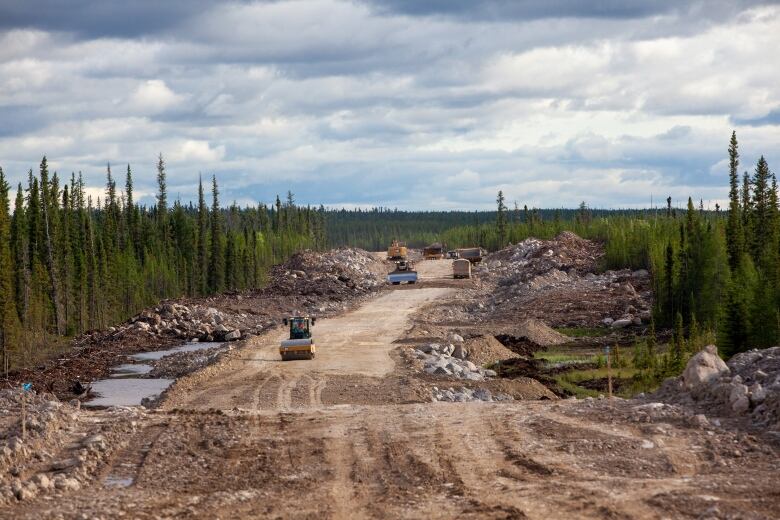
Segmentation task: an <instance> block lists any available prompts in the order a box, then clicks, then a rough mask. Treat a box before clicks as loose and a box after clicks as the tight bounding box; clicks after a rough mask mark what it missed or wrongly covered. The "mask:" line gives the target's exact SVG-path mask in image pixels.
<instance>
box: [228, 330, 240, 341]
mask: <svg viewBox="0 0 780 520" xmlns="http://www.w3.org/2000/svg"><path fill="white" fill-rule="evenodd" d="M240 337H241V331H240V330H238V329H236V330H232V331H230V332H228V333H227V334H225V341H233V340H236V339H239V338H240Z"/></svg>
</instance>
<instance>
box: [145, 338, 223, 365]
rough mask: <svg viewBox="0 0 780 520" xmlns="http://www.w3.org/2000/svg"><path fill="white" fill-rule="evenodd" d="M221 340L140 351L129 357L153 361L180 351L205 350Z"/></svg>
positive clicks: (219, 343) (218, 343)
mask: <svg viewBox="0 0 780 520" xmlns="http://www.w3.org/2000/svg"><path fill="white" fill-rule="evenodd" d="M222 343H223V342H221V341H211V342H203V343H187V344H186V345H181V346H179V347H174V348H171V349H168V350H155V351H152V352H140V353H138V354H133V355H132V356H130V357H131V358H133V359H135V360H138V361H155V360H158V359H162V358H164V357H165V356H170V355H171V354H178V353H180V352H195V351H196V350H205V349H207V348H211V347H216V346H217V345H222Z"/></svg>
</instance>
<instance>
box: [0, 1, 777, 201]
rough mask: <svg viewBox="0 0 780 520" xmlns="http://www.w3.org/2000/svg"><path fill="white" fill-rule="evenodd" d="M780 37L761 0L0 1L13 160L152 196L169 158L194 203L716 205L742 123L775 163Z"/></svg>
mask: <svg viewBox="0 0 780 520" xmlns="http://www.w3.org/2000/svg"><path fill="white" fill-rule="evenodd" d="M87 6H88V7H87ZM119 20H121V23H117V21H119ZM779 46H780V8H778V6H777V5H775V4H771V3H769V4H764V3H759V2H747V1H745V2H726V1H714V2H691V3H679V2H671V1H665V0H664V1H662V2H639V1H629V2H618V1H611V0H610V1H606V2H578V3H572V2H563V1H558V0H554V1H546V2H542V1H509V0H506V1H503V0H488V1H486V2H466V1H463V0H448V1H444V0H442V1H431V2H411V1H406V0H382V1H380V0H376V1H368V2H365V1H346V0H298V1H284V0H279V1H268V2H249V1H247V2H207V1H200V0H196V1H195V2H190V1H187V2H185V1H183V0H181V1H180V0H173V1H171V2H164V3H163V4H159V3H154V5H153V4H152V2H151V1H147V0H140V1H138V2H129V3H128V2H122V3H120V2H118V1H117V0H106V1H105V2H99V3H94V2H86V0H76V2H75V3H70V4H68V5H67V6H66V5H65V4H63V3H62V2H57V1H53V0H52V1H51V2H47V1H39V2H28V3H16V4H13V5H10V3H7V2H6V3H4V4H3V5H2V6H1V7H0V158H2V161H3V164H2V166H3V168H4V171H5V172H6V174H7V175H9V176H10V178H11V181H12V182H14V183H15V182H18V181H24V179H25V178H26V171H27V169H28V168H30V167H35V166H36V165H37V163H38V162H39V161H40V157H41V156H42V155H43V154H47V155H48V156H49V159H50V160H51V162H52V164H53V165H55V167H56V168H57V169H59V170H60V172H61V173H63V172H65V173H66V174H69V173H70V172H71V171H80V170H81V171H82V172H83V174H84V176H85V179H86V181H87V183H88V184H89V185H90V186H91V187H93V188H94V189H95V190H98V191H100V190H101V189H102V188H101V186H102V184H103V183H104V180H105V164H106V162H107V161H111V162H112V163H118V164H125V163H130V164H131V165H132V167H133V169H134V172H135V175H134V177H135V180H136V186H137V188H138V190H141V191H143V192H144V193H146V194H148V195H149V196H151V194H152V193H154V183H155V181H154V179H155V177H154V175H155V162H156V157H157V154H158V153H160V152H162V153H163V154H164V156H165V158H166V161H167V164H168V168H169V182H170V185H171V186H172V193H176V194H178V195H179V196H181V197H182V198H183V199H184V200H187V199H192V198H194V197H195V196H196V193H197V191H196V190H197V177H198V173H199V172H203V173H204V174H207V175H209V174H211V173H214V174H216V175H217V176H218V179H219V180H220V184H221V189H222V192H223V194H224V197H223V199H224V200H225V201H232V200H237V201H251V200H263V201H266V202H270V201H271V200H273V198H274V195H275V194H276V193H284V192H286V191H287V190H288V189H291V190H292V191H294V192H295V193H296V196H297V199H298V200H299V201H301V202H303V203H313V204H319V203H325V204H326V205H336V204H350V205H354V206H361V207H365V206H370V205H374V204H376V205H383V206H390V207H395V206H397V207H402V208H429V207H437V208H492V207H493V205H494V204H495V193H496V192H497V191H498V190H499V189H501V190H504V192H505V193H506V194H507V199H508V200H510V201H514V200H517V201H518V202H519V203H520V204H521V205H522V204H525V203H527V204H529V206H532V205H535V206H562V205H569V206H573V205H576V204H577V203H579V202H580V201H581V200H582V199H585V200H587V201H588V202H589V203H591V205H593V206H624V205H642V204H647V203H648V200H649V197H648V195H649V193H657V194H659V198H660V197H661V196H663V198H665V196H666V195H668V194H672V195H673V197H674V198H675V200H677V199H680V200H683V199H684V198H687V196H688V195H691V196H694V197H696V198H699V197H703V198H705V201H706V200H709V199H712V200H716V199H717V197H719V196H722V195H723V194H725V193H726V190H727V187H726V178H725V177H724V174H723V173H724V172H723V168H722V165H723V163H722V161H723V159H724V157H725V155H726V147H727V145H728V138H729V137H730V135H731V131H732V129H736V130H737V134H738V137H739V139H740V145H741V148H740V149H741V152H742V154H743V164H744V165H746V168H748V169H750V168H752V166H751V165H752V164H754V163H755V160H756V159H757V157H758V155H760V154H764V155H766V156H767V158H768V160H769V162H770V166H771V167H773V168H776V166H773V165H776V164H777V161H778V160H780V144H778V143H780V118H779V117H778V114H780V90H778V89H777V88H776V86H777V85H778V84H780V72H778V70H777V68H776V67H771V66H768V64H771V63H773V62H774V53H775V51H774V49H776V48H778V47H779ZM173 188H175V191H173ZM151 200H152V199H151V198H149V199H148V202H151Z"/></svg>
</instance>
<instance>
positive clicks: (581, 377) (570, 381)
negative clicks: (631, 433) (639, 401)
mask: <svg viewBox="0 0 780 520" xmlns="http://www.w3.org/2000/svg"><path fill="white" fill-rule="evenodd" d="M637 372H638V371H637V370H636V369H635V368H613V369H612V379H613V380H617V379H623V380H626V379H631V378H632V377H633V376H634V374H636V373H637ZM606 377H607V369H606V368H593V369H588V370H571V371H569V372H566V373H563V374H560V375H558V376H556V377H555V380H556V382H557V383H558V384H559V385H560V386H561V388H563V389H565V390H568V391H569V392H571V393H572V394H574V395H576V396H577V397H597V396H598V395H599V394H606V392H605V391H600V390H591V389H588V388H584V387H582V386H580V383H583V382H584V381H591V380H594V379H603V378H606ZM635 393H636V389H635V388H634V385H623V387H621V388H620V390H616V391H615V392H614V394H615V395H617V396H620V397H631V396H632V395H634V394H635Z"/></svg>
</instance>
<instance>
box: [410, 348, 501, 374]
mask: <svg viewBox="0 0 780 520" xmlns="http://www.w3.org/2000/svg"><path fill="white" fill-rule="evenodd" d="M456 343H457V344H452V343H447V344H441V343H428V344H426V345H422V346H420V347H418V348H416V349H414V351H413V354H414V355H415V357H417V359H419V360H421V361H422V362H423V365H424V370H425V372H426V373H428V374H432V375H437V376H452V377H456V378H458V379H468V380H469V381H484V380H485V378H486V377H495V376H496V372H495V371H493V370H486V369H484V368H482V367H479V366H477V365H475V364H474V363H472V362H471V361H469V360H468V359H466V358H467V357H468V353H467V352H466V350H465V349H464V347H463V340H462V339H461V341H457V342H456Z"/></svg>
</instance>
